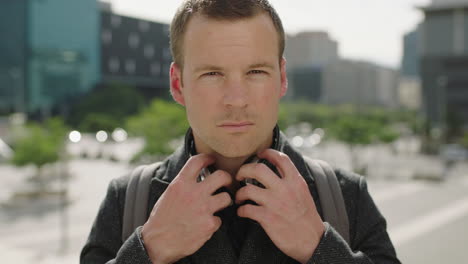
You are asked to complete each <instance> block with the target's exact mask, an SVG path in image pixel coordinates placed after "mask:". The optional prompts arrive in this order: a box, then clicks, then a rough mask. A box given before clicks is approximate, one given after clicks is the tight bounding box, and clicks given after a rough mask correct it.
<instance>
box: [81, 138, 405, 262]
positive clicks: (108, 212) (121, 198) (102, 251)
mask: <svg viewBox="0 0 468 264" xmlns="http://www.w3.org/2000/svg"><path fill="white" fill-rule="evenodd" d="M279 141H280V142H279V146H278V150H279V151H281V152H283V153H285V154H287V155H288V156H289V157H290V158H291V160H292V161H293V163H294V164H295V165H296V167H297V169H298V170H299V172H300V173H301V175H302V176H303V177H304V178H305V180H306V182H307V184H308V185H309V190H310V192H311V194H312V197H313V198H314V201H315V205H316V207H317V210H318V212H319V214H320V215H322V209H321V207H320V203H319V200H318V199H319V197H318V194H317V190H316V188H315V184H314V179H313V175H311V172H310V170H309V168H308V167H307V166H306V163H305V161H304V159H303V158H302V155H301V154H300V153H299V152H298V151H296V150H295V149H293V148H292V146H291V145H289V143H288V142H287V141H286V139H285V137H284V135H281V136H280V139H279ZM189 156H190V154H189V151H188V148H187V144H185V145H184V146H183V147H182V148H180V149H179V150H177V151H176V152H175V153H174V154H172V156H170V157H169V158H168V159H166V160H165V161H164V163H163V164H162V165H161V166H160V168H159V169H158V170H157V171H156V173H155V176H154V177H153V180H152V182H151V187H150V196H149V197H150V201H149V203H148V215H149V213H150V212H151V209H152V208H153V206H154V204H155V203H156V201H157V200H158V198H159V197H160V196H161V194H162V193H163V192H164V190H165V189H166V188H167V186H168V184H169V183H170V182H171V181H172V179H174V177H175V176H176V175H177V174H178V173H179V171H180V170H181V168H182V166H183V165H184V164H185V162H186V161H187V160H188V158H189ZM335 173H336V175H337V177H338V180H339V182H340V185H341V188H342V192H343V197H344V199H345V205H346V211H347V213H348V217H349V226H350V230H349V231H350V241H351V244H350V245H348V244H347V243H346V241H345V240H344V239H343V238H342V237H341V236H340V235H339V234H338V232H336V231H335V230H334V229H333V227H331V226H330V225H329V224H327V223H326V230H325V234H324V235H323V237H322V239H321V241H320V243H319V245H318V247H317V249H316V250H315V252H314V254H313V256H312V258H311V259H310V260H309V262H308V263H317V264H319V263H337V264H339V263H343V264H345V263H346V264H349V263H400V262H399V261H398V259H397V257H396V253H395V249H394V247H393V245H392V242H391V241H390V238H389V236H388V234H387V230H386V221H385V219H384V217H383V216H382V215H381V213H380V212H379V210H378V209H377V207H376V205H375V204H374V202H373V200H372V198H371V197H370V195H369V193H368V191H367V185H366V182H365V180H364V178H363V177H362V176H358V175H356V174H352V173H349V172H344V171H342V170H335ZM128 181H129V176H128V175H127V176H124V177H120V178H116V179H114V180H112V181H111V183H110V184H109V187H108V190H107V195H106V197H105V199H104V201H103V202H102V204H101V207H100V209H99V212H98V215H97V217H96V219H95V222H94V225H93V227H92V229H91V233H90V234H89V238H88V241H87V242H86V245H85V246H84V248H83V250H82V252H81V258H80V263H86V264H94V263H96V264H97V263H151V261H150V259H149V257H148V255H147V253H146V250H145V248H144V245H143V242H142V240H141V227H140V228H137V229H136V230H135V232H134V233H133V234H132V235H131V236H130V237H129V238H128V240H127V241H125V242H124V243H123V244H122V241H121V234H122V215H123V208H124V202H125V190H126V186H127V183H128ZM176 263H178V264H189V263H193V264H195V263H197V264H198V263H220V264H221V263H223V264H224V263H226V264H230V263H242V264H247V263H268V264H272V263H297V261H295V260H294V259H291V258H290V257H289V256H287V255H285V254H284V253H283V252H281V251H280V250H279V249H278V248H277V247H276V246H275V245H274V244H273V242H272V241H271V240H270V238H269V237H268V235H267V234H266V233H265V231H264V230H263V228H262V227H261V226H260V225H259V224H256V223H253V222H252V223H250V224H249V226H248V229H247V234H246V236H245V240H244V243H243V245H242V248H241V250H240V254H239V256H238V255H237V254H235V251H234V250H233V246H232V243H231V239H230V238H229V236H228V233H227V230H226V227H225V225H224V222H223V224H222V225H221V227H220V228H219V230H218V231H216V232H215V233H214V234H213V236H212V237H211V239H210V240H208V241H207V242H206V243H205V244H204V245H203V246H202V247H201V248H200V249H199V250H198V251H197V252H195V253H194V254H193V255H191V256H188V257H186V258H183V259H181V260H179V261H177V262H176Z"/></svg>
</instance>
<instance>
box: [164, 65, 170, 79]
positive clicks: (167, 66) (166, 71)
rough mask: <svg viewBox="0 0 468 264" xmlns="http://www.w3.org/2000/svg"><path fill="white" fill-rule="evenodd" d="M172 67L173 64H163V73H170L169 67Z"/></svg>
mask: <svg viewBox="0 0 468 264" xmlns="http://www.w3.org/2000/svg"><path fill="white" fill-rule="evenodd" d="M170 67H171V66H170V65H169V64H166V65H163V69H162V75H164V76H167V75H169V68H170Z"/></svg>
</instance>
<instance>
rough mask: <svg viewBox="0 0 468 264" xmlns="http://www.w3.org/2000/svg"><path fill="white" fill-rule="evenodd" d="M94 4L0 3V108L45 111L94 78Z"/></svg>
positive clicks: (64, 0) (66, 0)
mask: <svg viewBox="0 0 468 264" xmlns="http://www.w3.org/2000/svg"><path fill="white" fill-rule="evenodd" d="M97 5H98V3H97V1H96V0H80V1H75V0H47V1H28V0H2V1H0V29H1V30H0V32H1V34H2V35H1V36H0V38H1V41H0V111H5V112H11V111H20V112H23V111H24V112H29V113H31V112H38V111H39V112H42V113H44V114H45V115H48V113H49V112H50V111H51V110H52V109H54V108H55V109H56V108H57V107H58V108H60V105H64V106H65V105H67V103H68V102H69V100H71V99H72V98H73V97H75V96H77V95H79V94H82V93H85V92H86V91H88V90H89V89H91V88H92V87H93V86H94V85H95V84H96V83H97V82H98V81H99V79H100V71H99V50H98V45H99V44H98V43H99V42H98V36H99V34H98V24H99V12H98V8H97Z"/></svg>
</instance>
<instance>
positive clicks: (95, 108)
mask: <svg viewBox="0 0 468 264" xmlns="http://www.w3.org/2000/svg"><path fill="white" fill-rule="evenodd" d="M144 105H145V101H144V98H143V97H142V95H141V94H140V93H139V92H138V91H137V90H136V89H135V88H134V87H130V86H126V85H122V84H112V85H107V86H101V87H97V88H96V89H94V90H93V91H92V92H91V93H89V94H88V95H86V96H85V97H83V98H81V100H80V101H79V102H78V103H77V104H75V105H74V106H73V107H72V110H71V114H70V117H69V118H68V121H67V123H69V124H70V125H72V126H73V127H77V128H79V129H80V130H82V131H85V132H96V131H98V130H106V131H112V130H113V129H115V128H116V127H122V124H123V123H124V122H125V120H126V118H128V117H129V116H131V115H134V114H137V113H138V112H139V111H140V110H141V108H142V107H143V106H144Z"/></svg>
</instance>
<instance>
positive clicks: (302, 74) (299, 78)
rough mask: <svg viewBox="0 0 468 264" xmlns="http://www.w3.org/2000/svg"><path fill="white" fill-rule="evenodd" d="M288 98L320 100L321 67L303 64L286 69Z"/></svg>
mask: <svg viewBox="0 0 468 264" xmlns="http://www.w3.org/2000/svg"><path fill="white" fill-rule="evenodd" d="M288 84H289V86H290V87H293V88H291V89H290V91H288V93H289V96H290V98H293V99H295V100H306V101H311V102H320V100H321V97H322V67H319V66H303V67H298V68H295V69H293V70H290V71H288Z"/></svg>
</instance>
